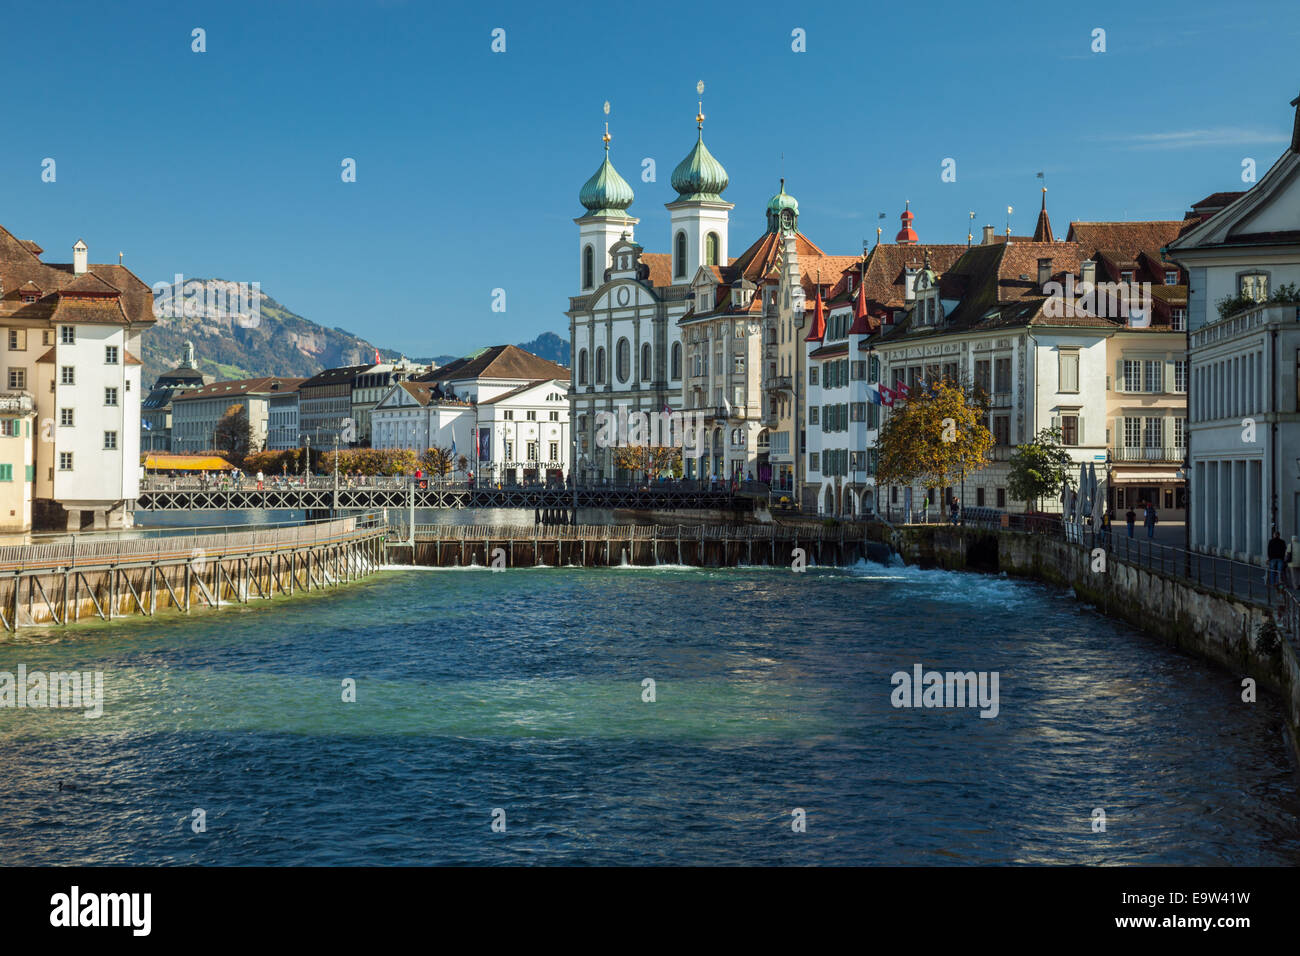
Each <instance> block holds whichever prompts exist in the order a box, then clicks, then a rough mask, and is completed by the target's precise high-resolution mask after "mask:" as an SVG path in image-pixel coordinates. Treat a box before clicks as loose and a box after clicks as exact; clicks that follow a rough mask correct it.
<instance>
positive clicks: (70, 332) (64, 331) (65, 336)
mask: <svg viewBox="0 0 1300 956" xmlns="http://www.w3.org/2000/svg"><path fill="white" fill-rule="evenodd" d="M59 341H60V342H62V343H63V344H64V345H76V344H77V329H76V326H72V325H60V326H59Z"/></svg>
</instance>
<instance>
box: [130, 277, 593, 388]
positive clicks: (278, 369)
mask: <svg viewBox="0 0 1300 956" xmlns="http://www.w3.org/2000/svg"><path fill="white" fill-rule="evenodd" d="M185 287H186V289H187V290H189V291H188V293H179V292H178V291H177V290H176V289H175V288H168V289H164V290H162V291H161V292H159V293H156V294H155V296H154V314H155V316H156V317H157V320H158V321H157V322H156V323H155V325H154V327H153V328H151V329H149V330H148V331H147V332H145V333H144V335H142V336H141V339H142V341H141V351H142V352H143V353H144V354H143V355H142V356H141V359H142V360H143V362H144V370H143V371H144V379H143V381H144V384H145V387H146V388H148V387H150V386H152V384H153V382H154V380H155V379H156V378H157V377H158V376H159V375H161V374H162V373H163V372H166V371H169V370H170V369H173V368H175V367H176V366H177V365H179V364H180V362H181V359H182V358H183V356H184V355H185V343H186V342H187V341H190V342H193V343H194V354H195V358H196V359H197V360H198V366H199V369H200V370H201V371H203V372H206V373H207V374H209V375H211V376H213V378H215V379H217V380H222V379H233V378H254V377H257V376H261V375H284V376H302V377H308V376H311V375H315V374H316V373H317V372H319V371H321V370H322V369H326V368H334V367H337V366H340V365H360V364H362V363H363V362H369V361H372V360H373V359H374V355H375V349H376V346H375V345H374V343H372V342H370V341H368V340H367V339H363V338H361V337H360V336H358V335H353V334H352V333H351V332H348V331H347V330H346V329H338V328H334V329H329V328H325V327H324V326H322V325H317V324H316V323H315V322H313V321H311V320H310V319H307V318H304V317H303V316H301V315H298V314H297V313H296V312H292V311H290V310H289V309H288V308H286V307H285V306H284V305H281V304H280V303H279V302H277V301H276V300H275V299H273V298H271V296H269V295H267V294H266V293H265V292H261V291H257V292H254V291H253V290H251V289H250V288H249V287H247V286H243V287H242V288H241V286H240V284H238V283H235V282H228V281H226V280H224V279H190V280H187V281H186V283H185ZM187 295H188V298H187ZM519 347H520V348H522V349H526V350H527V351H529V352H533V353H534V354H536V355H539V356H541V357H542V358H545V359H549V360H551V361H552V362H558V363H559V364H561V365H568V364H569V343H568V341H567V340H566V339H562V338H560V337H559V336H558V335H556V334H555V333H554V332H543V333H542V334H541V335H539V336H538V337H537V338H535V339H534V340H533V341H531V342H525V343H522V344H520V346H519ZM379 357H380V358H381V359H384V360H388V359H396V358H401V357H402V353H401V352H398V351H395V350H394V349H386V348H383V347H379ZM459 357H460V356H457V355H435V356H433V357H432V361H434V362H437V363H438V364H439V365H446V364H447V363H448V362H451V361H453V360H454V359H457V358H459ZM413 361H416V362H421V363H426V364H427V363H428V362H429V361H430V359H427V358H426V359H419V358H416V359H413Z"/></svg>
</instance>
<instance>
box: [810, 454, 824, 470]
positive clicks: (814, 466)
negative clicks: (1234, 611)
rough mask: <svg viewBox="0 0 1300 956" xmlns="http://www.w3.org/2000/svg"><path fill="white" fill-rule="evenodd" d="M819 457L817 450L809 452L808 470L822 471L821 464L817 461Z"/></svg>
mask: <svg viewBox="0 0 1300 956" xmlns="http://www.w3.org/2000/svg"><path fill="white" fill-rule="evenodd" d="M817 457H818V456H817V452H815V451H813V452H809V453H808V470H809V471H821V464H820V463H819V462H818V461H817Z"/></svg>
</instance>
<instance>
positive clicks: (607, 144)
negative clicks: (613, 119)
mask: <svg viewBox="0 0 1300 956" xmlns="http://www.w3.org/2000/svg"><path fill="white" fill-rule="evenodd" d="M605 115H606V116H608V115H609V100H606V101H605ZM601 139H602V140H603V141H604V143H605V149H606V151H608V150H609V141H610V140H611V139H613V137H612V136H610V135H609V120H605V135H604V136H602V137H601Z"/></svg>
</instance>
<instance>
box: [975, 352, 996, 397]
mask: <svg viewBox="0 0 1300 956" xmlns="http://www.w3.org/2000/svg"><path fill="white" fill-rule="evenodd" d="M992 371H993V366H992V364H991V363H990V362H989V361H988V359H982V360H980V361H978V362H976V363H975V387H976V388H977V389H979V390H981V391H983V392H985V393H986V394H987V393H988V392H989V391H991V390H992V386H993V375H992Z"/></svg>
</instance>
